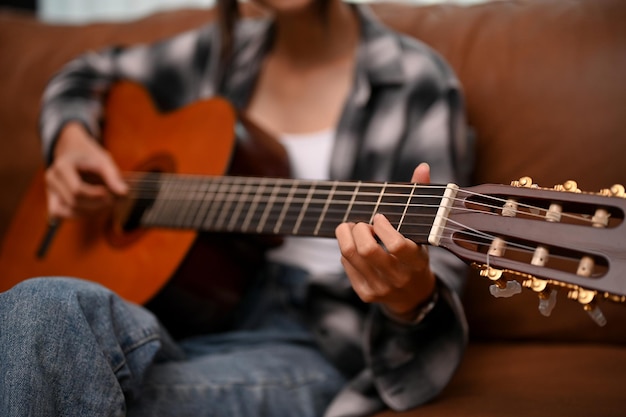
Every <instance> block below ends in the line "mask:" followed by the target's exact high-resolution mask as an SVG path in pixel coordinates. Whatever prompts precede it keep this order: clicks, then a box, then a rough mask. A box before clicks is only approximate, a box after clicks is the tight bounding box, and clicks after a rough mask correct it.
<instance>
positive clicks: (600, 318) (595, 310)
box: [584, 304, 606, 327]
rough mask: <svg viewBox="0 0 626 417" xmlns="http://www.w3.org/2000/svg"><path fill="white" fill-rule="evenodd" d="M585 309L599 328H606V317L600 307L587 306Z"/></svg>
mask: <svg viewBox="0 0 626 417" xmlns="http://www.w3.org/2000/svg"><path fill="white" fill-rule="evenodd" d="M584 309H585V311H586V312H587V314H589V317H591V320H593V321H594V322H595V323H596V324H597V325H598V326H600V327H604V326H605V325H606V317H605V316H604V313H602V310H600V307H598V306H592V305H590V304H587V305H585V307H584Z"/></svg>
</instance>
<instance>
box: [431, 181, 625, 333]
mask: <svg viewBox="0 0 626 417" xmlns="http://www.w3.org/2000/svg"><path fill="white" fill-rule="evenodd" d="M625 213H626V191H625V189H624V187H623V186H622V185H614V186H613V187H611V188H609V189H603V190H600V191H599V192H597V193H588V192H583V191H581V190H580V189H579V188H578V185H577V184H576V182H574V181H567V182H566V183H564V184H559V185H557V186H555V187H553V188H542V187H539V186H537V185H536V184H534V183H533V181H532V179H531V178H529V177H524V178H521V179H520V180H518V181H513V182H512V183H511V185H510V186H505V185H492V184H486V185H479V186H476V187H471V188H467V189H459V190H458V192H457V193H456V195H455V198H454V199H453V203H452V204H451V206H450V209H449V213H448V218H447V220H446V224H445V232H444V233H443V234H442V236H443V237H442V241H441V243H440V246H443V247H445V248H447V249H448V250H450V251H451V252H453V253H455V254H456V255H457V256H459V257H460V258H462V259H464V260H465V261H466V262H468V263H469V264H470V265H472V266H473V267H475V268H477V269H478V270H479V271H480V275H481V276H484V277H486V278H488V279H489V280H491V281H492V282H493V284H492V285H491V286H490V292H491V293H492V295H494V296H495V297H508V296H511V295H514V294H516V293H519V292H521V291H522V288H525V289H529V290H531V291H534V292H535V293H537V295H538V297H539V310H540V312H541V313H542V314H544V315H550V313H551V311H552V309H553V307H554V304H555V302H556V296H557V293H559V292H564V293H566V294H567V297H568V298H569V299H572V300H575V301H577V302H578V303H580V304H581V305H582V306H583V308H584V310H585V311H587V312H588V313H589V315H590V317H591V318H592V319H593V320H594V321H595V322H596V323H598V324H599V325H601V326H602V325H604V324H605V323H606V319H605V317H604V315H603V314H602V312H601V310H600V308H599V305H598V304H599V303H600V301H603V300H610V301H613V302H619V303H625V302H626V224H625Z"/></svg>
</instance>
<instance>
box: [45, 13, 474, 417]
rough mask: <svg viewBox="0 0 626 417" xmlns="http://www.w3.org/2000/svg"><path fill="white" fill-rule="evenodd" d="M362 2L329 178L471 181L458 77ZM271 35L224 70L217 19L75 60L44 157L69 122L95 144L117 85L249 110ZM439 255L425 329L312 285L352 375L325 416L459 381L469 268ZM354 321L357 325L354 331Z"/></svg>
mask: <svg viewBox="0 0 626 417" xmlns="http://www.w3.org/2000/svg"><path fill="white" fill-rule="evenodd" d="M354 7H355V10H356V12H357V15H358V16H359V19H360V23H361V40H360V45H359V48H358V55H357V65H356V70H355V71H356V73H355V77H354V86H353V88H352V91H351V92H350V94H349V97H348V99H347V102H346V104H345V107H344V109H343V113H342V116H341V119H340V122H339V125H338V126H337V132H336V145H335V150H334V152H333V157H332V158H333V159H332V162H331V177H332V178H334V179H339V180H350V179H360V180H374V181H387V180H388V181H407V180H409V179H410V178H411V175H412V171H413V169H414V167H415V166H416V165H417V164H418V163H419V162H421V161H427V162H429V163H430V165H431V180H432V182H433V183H441V184H443V183H447V182H455V183H457V184H464V183H466V181H467V178H468V173H469V168H470V167H471V153H472V152H471V144H470V142H469V141H468V137H467V135H466V133H465V124H464V115H463V103H462V96H461V91H460V86H459V83H458V80H457V79H456V77H455V76H454V74H453V73H452V72H451V70H450V68H449V67H448V66H447V64H446V63H445V62H444V61H443V60H442V59H441V57H439V56H438V55H437V54H436V53H435V52H433V51H432V50H431V49H430V48H428V47H427V46H426V45H424V44H422V43H420V42H419V41H416V40H414V39H411V38H408V37H405V36H402V35H400V34H398V33H395V32H393V31H391V30H389V29H388V28H386V27H384V26H383V25H382V24H381V23H380V22H378V21H377V19H376V18H375V17H374V16H373V14H372V13H371V11H370V10H369V9H368V8H367V7H365V6H354ZM272 33H273V26H272V24H271V22H270V21H268V20H265V19H260V20H254V21H253V20H245V21H242V22H240V23H239V25H238V27H237V31H236V37H235V46H234V58H233V60H232V62H231V64H230V65H229V67H228V68H227V69H225V70H223V69H222V68H221V67H220V60H219V48H218V45H219V33H218V30H217V26H216V25H213V24H207V25H206V26H203V27H201V28H198V29H196V30H193V31H189V32H185V33H182V34H180V35H178V36H176V37H174V38H171V39H166V40H163V41H160V42H157V43H155V44H152V45H136V46H132V47H126V48H121V47H117V48H109V49H106V50H102V51H98V52H93V53H88V54H84V55H83V56H81V57H78V58H77V59H75V60H74V61H72V62H70V63H69V64H68V65H66V66H65V67H64V68H63V69H62V70H61V71H60V72H59V73H58V74H57V75H56V76H55V77H54V78H53V79H52V80H51V82H50V84H49V85H48V87H47V89H46V91H45V93H44V97H43V103H42V110H41V118H40V123H41V137H42V143H43V149H44V153H45V157H46V160H47V161H48V162H49V161H50V160H51V157H52V156H51V155H52V149H53V147H54V142H55V139H56V137H57V134H58V132H59V130H60V129H61V127H62V126H63V125H64V123H66V122H67V121H69V120H77V121H80V122H82V123H83V124H84V125H85V126H86V127H87V128H88V129H89V130H90V131H91V133H92V134H93V135H94V136H95V137H98V135H99V127H100V122H101V119H102V117H101V116H102V98H103V96H104V95H105V94H106V91H107V89H108V87H109V86H110V85H111V83H113V82H115V81H116V80H120V79H126V80H132V81H137V82H139V83H141V84H143V85H144V86H145V87H146V88H147V89H148V90H149V91H150V93H151V95H152V96H153V98H154V100H155V103H156V104H157V106H158V107H160V109H161V110H163V111H168V110H173V109H176V108H178V107H181V106H184V105H186V104H189V103H191V102H193V101H195V100H198V99H202V98H206V97H210V96H213V95H221V96H224V97H226V98H227V99H229V100H230V101H231V102H232V103H233V104H234V105H235V107H237V108H239V109H244V108H245V107H246V105H247V103H248V100H249V99H250V95H251V92H252V90H253V86H254V84H255V82H256V79H257V76H258V74H259V71H260V68H261V64H262V61H263V58H264V56H265V54H266V53H267V51H268V47H269V45H270V41H271V38H272ZM303 47H306V46H303ZM430 258H431V266H432V269H433V271H434V272H435V274H436V275H437V277H438V288H439V294H440V296H439V297H438V301H437V303H436V305H435V308H434V309H433V310H432V311H431V312H430V313H429V314H428V315H427V316H426V317H425V318H424V319H423V320H422V321H421V322H420V323H419V324H417V325H412V326H407V325H401V324H398V323H394V322H392V321H390V320H389V319H388V318H387V317H386V316H385V315H384V314H383V313H382V312H381V310H380V309H379V308H378V307H376V306H375V305H373V306H364V305H362V303H360V302H359V300H358V299H356V297H354V294H353V292H352V291H351V289H350V288H349V283H348V280H347V278H345V279H344V280H340V281H337V282H336V283H335V284H327V287H328V288H316V289H312V290H311V297H312V298H313V303H312V306H313V307H312V308H311V309H310V310H309V312H310V317H309V318H308V319H309V321H310V323H311V326H312V328H313V331H314V333H315V334H316V335H317V336H318V340H319V343H320V346H321V348H322V350H323V351H325V352H326V353H327V354H328V355H329V356H330V357H331V359H333V361H334V362H335V363H336V364H337V365H338V366H339V367H340V369H342V370H343V371H344V372H345V373H346V374H348V375H349V376H350V378H351V381H350V383H349V384H347V386H346V387H345V388H344V390H342V391H341V392H340V393H339V394H338V396H337V398H336V399H335V401H333V403H332V404H331V405H330V407H329V408H328V410H327V413H326V416H327V417H338V416H365V415H371V414H372V413H374V412H375V411H377V410H380V409H382V408H384V407H385V406H387V407H390V408H392V409H396V410H405V409H409V408H413V407H415V406H418V405H420V404H423V403H425V402H427V401H429V400H431V399H433V398H434V397H435V396H436V395H437V394H438V393H439V392H440V391H441V390H442V389H443V388H444V387H445V386H446V384H447V383H448V381H449V380H450V378H451V377H452V375H453V373H454V371H455V370H456V368H457V366H458V364H459V363H460V361H461V357H462V355H463V351H464V349H465V346H466V343H467V324H466V322H465V317H464V313H463V310H462V306H461V303H460V301H459V298H458V292H459V291H460V290H461V288H462V285H463V281H464V279H465V267H464V265H463V264H462V263H461V262H460V261H458V260H457V259H456V258H455V257H454V256H452V255H451V254H449V253H447V252H445V251H443V250H441V249H440V248H431V250H430ZM338 318H345V319H346V320H344V322H343V325H341V326H337V325H336V324H335V323H337V322H338V320H337V319H338ZM339 321H341V320H339ZM348 321H349V322H350V323H353V326H352V327H353V328H351V329H349V330H346V328H345V323H346V322H348Z"/></svg>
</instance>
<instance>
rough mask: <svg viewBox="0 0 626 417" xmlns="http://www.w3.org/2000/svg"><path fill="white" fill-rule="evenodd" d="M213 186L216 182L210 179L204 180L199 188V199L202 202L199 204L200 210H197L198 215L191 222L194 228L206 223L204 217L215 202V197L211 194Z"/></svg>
mask: <svg viewBox="0 0 626 417" xmlns="http://www.w3.org/2000/svg"><path fill="white" fill-rule="evenodd" d="M213 186H214V183H213V182H208V181H202V182H201V184H200V189H199V190H198V199H199V200H200V204H199V206H198V210H197V211H196V215H195V216H194V218H193V219H192V220H191V224H192V225H193V227H194V229H200V228H201V227H202V224H203V223H204V218H205V216H206V214H207V212H208V211H209V207H210V205H211V203H212V202H213V198H212V196H211V194H210V191H211V187H213Z"/></svg>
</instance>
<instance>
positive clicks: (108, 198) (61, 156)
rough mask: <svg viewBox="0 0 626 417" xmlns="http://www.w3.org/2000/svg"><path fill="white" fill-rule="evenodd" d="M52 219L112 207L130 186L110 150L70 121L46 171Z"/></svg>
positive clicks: (59, 139) (80, 126)
mask: <svg viewBox="0 0 626 417" xmlns="http://www.w3.org/2000/svg"><path fill="white" fill-rule="evenodd" d="M46 189H47V197H48V213H49V215H50V217H51V218H64V217H74V216H78V215H83V214H89V213H93V212H96V211H99V210H102V209H104V208H107V207H111V205H112V203H113V201H114V198H115V196H120V195H124V194H126V193H127V190H128V187H127V186H126V184H125V183H124V181H123V180H122V177H121V175H120V172H119V170H118V168H117V166H116V165H115V163H114V162H113V160H112V159H111V157H110V155H109V154H108V152H107V151H105V150H104V149H103V148H102V146H100V145H99V144H98V142H97V141H96V140H94V139H93V138H92V137H91V136H90V135H89V133H88V132H87V131H86V130H85V128H84V127H83V126H82V125H81V124H79V123H76V122H70V123H68V124H67V125H65V127H64V128H63V130H62V131H61V134H60V135H59V138H58V141H57V144H56V147H55V151H54V160H53V163H52V165H51V166H50V167H49V168H48V169H47V171H46Z"/></svg>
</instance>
